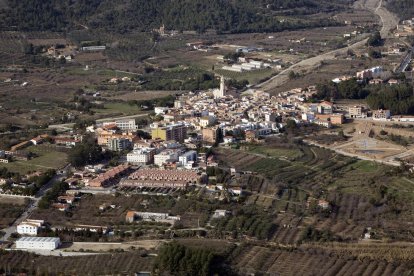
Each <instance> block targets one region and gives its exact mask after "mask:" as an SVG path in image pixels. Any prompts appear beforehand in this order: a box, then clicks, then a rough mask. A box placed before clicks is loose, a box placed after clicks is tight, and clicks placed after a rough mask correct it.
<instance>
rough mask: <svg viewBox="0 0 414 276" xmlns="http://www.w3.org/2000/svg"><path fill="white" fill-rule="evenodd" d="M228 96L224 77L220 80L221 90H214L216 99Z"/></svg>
mask: <svg viewBox="0 0 414 276" xmlns="http://www.w3.org/2000/svg"><path fill="white" fill-rule="evenodd" d="M225 96H226V84H225V82H224V77H223V76H222V77H221V78H220V89H216V90H214V99H220V98H224V97H225Z"/></svg>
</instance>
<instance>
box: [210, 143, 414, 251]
mask: <svg viewBox="0 0 414 276" xmlns="http://www.w3.org/2000/svg"><path fill="white" fill-rule="evenodd" d="M272 143H273V142H268V144H267V146H266V147H264V146H257V145H255V146H252V147H249V146H247V147H246V149H245V150H244V151H241V150H224V149H220V150H219V151H218V152H217V153H218V155H219V159H220V160H222V162H224V163H223V164H224V165H230V164H231V166H232V167H236V168H237V169H238V170H241V171H251V172H255V173H258V175H245V176H242V177H241V180H240V183H242V184H243V185H244V186H245V187H246V189H247V190H248V191H249V192H250V193H251V195H250V196H249V198H248V202H250V203H255V204H258V205H261V206H263V207H264V208H265V209H268V210H273V211H276V212H279V214H278V215H277V218H276V221H275V223H276V224H277V225H279V227H278V228H277V231H276V232H275V233H274V235H273V238H272V239H273V240H275V241H277V242H281V243H296V242H298V241H299V240H300V234H301V232H303V230H304V228H305V227H306V226H309V225H313V226H314V227H316V228H317V229H321V230H324V231H329V232H330V233H333V234H334V235H336V236H337V237H340V238H341V239H344V240H348V239H350V240H356V239H358V238H359V237H361V235H362V234H363V231H364V229H365V228H367V227H372V228H373V229H375V230H373V231H374V232H376V234H377V236H378V238H380V239H382V238H391V239H395V240H400V239H403V240H410V241H411V235H410V234H408V233H410V232H411V231H413V229H412V226H411V225H410V223H409V222H408V221H409V220H399V219H398V218H399V216H401V215H403V216H404V217H406V218H408V217H411V216H412V213H411V212H410V210H411V208H412V201H411V199H412V197H413V195H414V189H413V185H412V180H411V179H410V178H409V177H407V176H403V175H399V174H398V173H397V172H396V171H395V169H393V168H390V167H387V166H384V165H380V164H375V163H373V162H368V161H357V160H356V159H353V158H349V157H344V156H341V155H338V154H335V153H333V152H331V151H329V150H325V149H322V148H317V147H309V146H297V148H296V149H289V148H288V149H289V150H288V149H287V148H286V145H285V146H281V145H280V144H278V145H276V144H274V143H273V145H272ZM260 147H262V149H260ZM273 148H275V149H273ZM269 149H273V150H269ZM298 150H299V152H300V153H298ZM289 154H290V158H287V157H288V156H289ZM286 155H288V156H286ZM381 191H383V192H382V194H381ZM309 198H323V199H326V200H327V201H328V202H330V204H331V205H332V206H334V207H333V209H331V210H330V211H329V212H327V213H324V212H323V211H322V210H319V211H316V213H315V212H314V211H312V210H310V209H309V208H308V207H307V200H308V199H309ZM397 202H398V203H397ZM305 218H306V219H305ZM378 218H381V220H382V221H383V223H381V224H379V221H378ZM280 225H285V227H280ZM402 228H404V229H406V230H407V231H404V232H398V231H396V229H402Z"/></svg>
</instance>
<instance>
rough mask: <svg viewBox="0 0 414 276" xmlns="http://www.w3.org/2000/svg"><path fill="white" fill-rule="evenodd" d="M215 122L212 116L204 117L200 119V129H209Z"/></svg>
mask: <svg viewBox="0 0 414 276" xmlns="http://www.w3.org/2000/svg"><path fill="white" fill-rule="evenodd" d="M215 121H216V118H215V117H213V116H205V117H202V118H200V126H201V127H209V126H211V125H213V124H214V123H215Z"/></svg>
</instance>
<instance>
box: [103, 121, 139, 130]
mask: <svg viewBox="0 0 414 276" xmlns="http://www.w3.org/2000/svg"><path fill="white" fill-rule="evenodd" d="M114 124H115V125H116V126H117V127H118V128H119V129H122V130H136V129H137V125H136V123H135V119H125V120H117V121H115V122H113V121H112V122H104V123H103V124H102V125H103V126H108V125H114Z"/></svg>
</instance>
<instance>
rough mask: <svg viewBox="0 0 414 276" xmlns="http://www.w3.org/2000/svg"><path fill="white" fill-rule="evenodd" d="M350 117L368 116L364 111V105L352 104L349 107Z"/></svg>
mask: <svg viewBox="0 0 414 276" xmlns="http://www.w3.org/2000/svg"><path fill="white" fill-rule="evenodd" d="M348 115H349V117H350V118H366V117H367V114H366V112H363V109H362V106H351V107H349V108H348Z"/></svg>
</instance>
